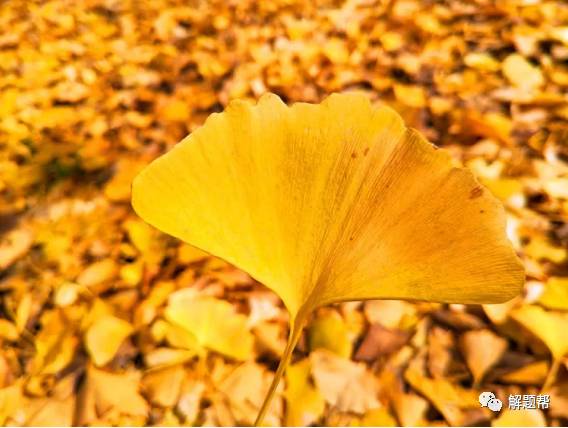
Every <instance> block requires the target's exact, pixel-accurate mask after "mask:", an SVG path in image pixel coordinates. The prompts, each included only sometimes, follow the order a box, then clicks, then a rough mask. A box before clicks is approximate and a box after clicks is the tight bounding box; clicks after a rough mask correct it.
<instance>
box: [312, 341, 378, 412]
mask: <svg viewBox="0 0 568 428" xmlns="http://www.w3.org/2000/svg"><path fill="white" fill-rule="evenodd" d="M310 362H311V367H312V375H313V377H314V381H315V383H316V386H317V387H318V389H319V391H320V392H321V394H322V396H323V397H324V399H325V401H326V402H327V403H329V404H330V405H332V406H334V407H335V408H337V410H339V411H340V412H353V413H358V414H364V413H366V412H367V411H368V410H370V409H376V408H378V407H379V406H380V405H379V401H378V400H377V390H376V388H377V385H376V384H375V378H374V377H373V376H372V375H371V374H370V373H369V372H368V371H367V368H366V366H365V365H364V364H361V363H355V362H353V361H350V360H346V359H345V358H341V357H339V356H337V355H335V354H333V353H331V352H329V351H326V350H323V349H320V350H317V351H313V352H312V353H310Z"/></svg>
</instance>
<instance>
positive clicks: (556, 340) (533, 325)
mask: <svg viewBox="0 0 568 428" xmlns="http://www.w3.org/2000/svg"><path fill="white" fill-rule="evenodd" d="M511 316H512V317H513V319H514V320H515V321H517V322H519V323H520V324H522V325H523V326H524V327H525V328H526V329H527V330H529V331H530V332H531V333H533V334H534V335H535V336H536V337H538V338H539V339H540V340H542V341H543V342H544V344H545V345H546V346H547V347H548V349H550V352H551V353H552V356H553V357H554V359H556V360H559V359H560V358H562V357H564V356H565V355H566V354H568V335H567V334H566V331H568V314H563V313H559V312H548V311H545V310H544V309H542V308H541V307H539V306H528V305H525V306H522V307H520V308H518V309H515V310H514V311H513V312H512V313H511Z"/></svg>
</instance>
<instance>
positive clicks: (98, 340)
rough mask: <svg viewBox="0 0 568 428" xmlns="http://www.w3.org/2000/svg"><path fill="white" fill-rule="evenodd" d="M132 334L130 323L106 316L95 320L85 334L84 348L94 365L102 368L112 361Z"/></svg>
mask: <svg viewBox="0 0 568 428" xmlns="http://www.w3.org/2000/svg"><path fill="white" fill-rule="evenodd" d="M132 332H133V328H132V326H131V325H130V323H128V322H127V321H124V320H122V319H120V318H117V317H115V316H112V315H106V316H102V317H101V318H99V319H98V320H96V321H95V322H94V323H93V324H92V325H91V326H90V327H89V329H88V330H87V332H86V334H85V346H86V347H87V351H88V352H89V355H90V356H91V358H92V359H93V362H94V363H95V365H97V366H99V367H100V366H104V365H105V364H107V363H108V362H109V361H110V360H112V359H113V358H114V356H115V355H116V353H117V351H118V348H120V345H121V344H122V342H124V340H125V339H126V338H127V337H128V336H130V335H131V334H132Z"/></svg>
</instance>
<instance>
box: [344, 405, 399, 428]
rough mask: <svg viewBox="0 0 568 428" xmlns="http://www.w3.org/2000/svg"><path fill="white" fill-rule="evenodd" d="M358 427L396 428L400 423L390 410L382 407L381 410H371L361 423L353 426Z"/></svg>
mask: <svg viewBox="0 0 568 428" xmlns="http://www.w3.org/2000/svg"><path fill="white" fill-rule="evenodd" d="M351 426H356V427H396V426H398V423H397V421H396V419H395V418H393V416H392V415H391V414H390V413H389V411H388V409H386V408H385V407H381V408H379V409H373V410H369V411H368V412H367V413H365V416H363V417H362V418H361V420H360V421H358V422H356V423H353V424H351Z"/></svg>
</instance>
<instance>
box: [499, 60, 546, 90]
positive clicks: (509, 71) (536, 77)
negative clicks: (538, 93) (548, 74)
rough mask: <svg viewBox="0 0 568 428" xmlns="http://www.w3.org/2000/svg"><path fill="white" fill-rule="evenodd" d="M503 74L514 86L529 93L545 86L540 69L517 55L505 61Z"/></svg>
mask: <svg viewBox="0 0 568 428" xmlns="http://www.w3.org/2000/svg"><path fill="white" fill-rule="evenodd" d="M503 74H504V75H505V77H506V78H507V79H509V81H510V82H511V83H512V84H513V85H515V86H517V87H519V88H521V89H524V90H527V91H533V90H535V89H538V88H540V87H541V86H542V85H543V84H544V77H543V76H542V72H541V71H540V68H538V67H536V66H534V65H532V64H531V63H530V62H528V61H527V60H526V59H525V58H524V57H523V56H521V55H519V54H516V53H515V54H511V55H509V56H508V57H507V58H505V60H504V61H503Z"/></svg>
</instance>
